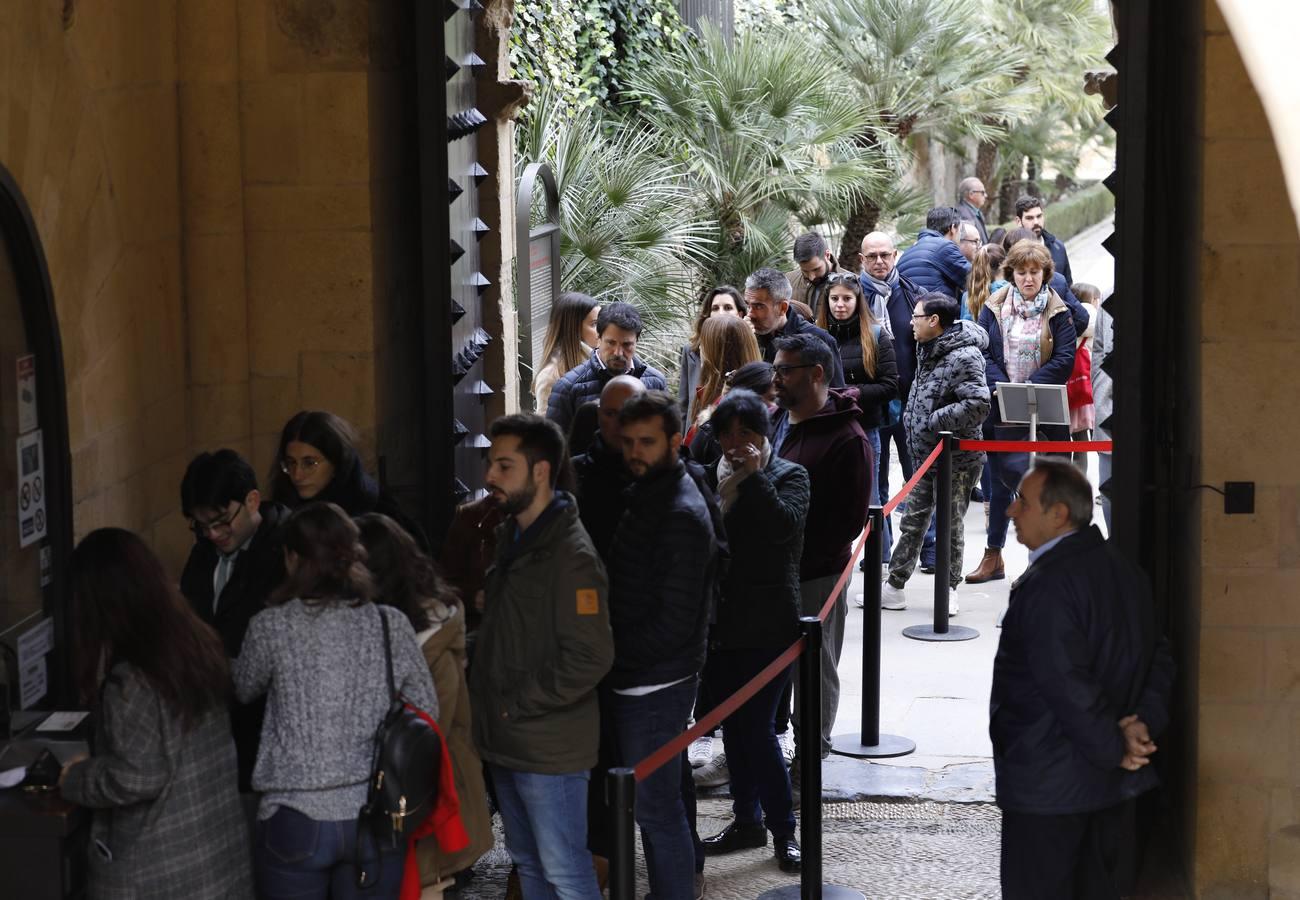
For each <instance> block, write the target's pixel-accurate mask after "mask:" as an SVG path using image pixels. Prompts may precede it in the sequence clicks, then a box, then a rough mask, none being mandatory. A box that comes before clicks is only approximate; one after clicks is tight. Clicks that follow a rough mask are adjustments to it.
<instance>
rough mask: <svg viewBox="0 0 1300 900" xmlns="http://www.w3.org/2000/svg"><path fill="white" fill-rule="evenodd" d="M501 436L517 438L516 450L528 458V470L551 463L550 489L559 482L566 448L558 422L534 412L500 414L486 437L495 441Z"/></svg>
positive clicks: (564, 464)
mask: <svg viewBox="0 0 1300 900" xmlns="http://www.w3.org/2000/svg"><path fill="white" fill-rule="evenodd" d="M502 435H510V436H511V437H517V438H519V452H520V453H522V454H523V455H524V459H526V460H528V467H529V469H531V468H532V467H533V466H535V465H537V464H538V463H539V462H545V463H550V465H551V487H552V488H554V487H555V486H556V485H557V484H560V483H561V482H560V476H561V474H563V472H564V470H565V468H566V467H567V465H568V460H569V451H568V447H567V446H566V444H565V441H564V432H562V431H560V426H559V425H556V424H555V423H554V422H552V421H551V420H550V419H547V418H545V417H543V416H539V415H537V414H536V413H515V414H513V415H509V416H502V417H501V418H499V419H497V420H496V421H495V422H493V423H492V426H491V427H490V428H489V429H488V437H490V438H492V440H494V441H495V440H496V439H497V438H499V437H501V436H502Z"/></svg>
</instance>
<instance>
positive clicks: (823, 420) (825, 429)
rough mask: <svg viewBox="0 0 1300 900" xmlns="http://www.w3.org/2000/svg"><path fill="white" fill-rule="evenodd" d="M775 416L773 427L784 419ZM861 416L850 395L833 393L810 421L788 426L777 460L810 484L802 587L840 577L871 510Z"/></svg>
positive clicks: (869, 458) (870, 464)
mask: <svg viewBox="0 0 1300 900" xmlns="http://www.w3.org/2000/svg"><path fill="white" fill-rule="evenodd" d="M788 415H789V413H788V412H787V411H786V410H781V411H780V412H778V413H777V417H776V420H775V421H776V422H780V421H781V419H782V418H784V417H786V416H788ZM861 415H862V411H861V410H860V409H859V408H858V404H857V401H856V400H855V399H854V398H853V395H852V392H850V391H839V390H835V389H832V390H831V391H830V396H829V397H828V398H827V400H826V405H825V406H823V407H822V408H821V411H820V412H818V413H817V414H816V415H815V416H813V417H812V418H810V419H805V420H804V421H802V422H799V423H798V424H794V425H791V426H790V427H789V430H788V431H786V434H785V439H784V440H783V441H782V442H781V446H780V447H778V448H776V450H777V455H779V456H780V457H781V458H782V459H785V460H788V461H790V462H792V463H798V464H799V465H801V466H803V467H804V468H805V469H807V470H808V478H809V481H810V482H811V484H812V494H811V499H810V501H809V504H808V519H807V522H806V523H805V525H804V533H803V557H802V559H801V561H800V564H799V578H800V580H801V581H811V580H812V579H814V578H824V577H826V576H828V575H839V574H840V573H841V572H842V571H844V567H845V566H847V565H848V564H849V556H850V555H851V554H852V549H853V541H855V540H856V539H857V537H858V535H859V534H861V533H862V527H863V525H865V524H866V521H867V507H868V505H869V504H870V492H871V483H872V482H871V473H872V472H874V471H875V467H876V459H875V454H874V453H872V451H871V444H870V443H869V442H868V441H867V435H866V432H864V431H863V430H862V426H861V425H860V424H859V423H858V419H859V417H860V416H861Z"/></svg>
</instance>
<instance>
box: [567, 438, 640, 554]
mask: <svg viewBox="0 0 1300 900" xmlns="http://www.w3.org/2000/svg"><path fill="white" fill-rule="evenodd" d="M573 475H574V479H575V481H576V482H577V483H576V484H575V486H574V491H573V494H574V496H575V497H577V499H578V514H579V515H580V516H581V517H582V527H583V528H585V529H587V534H588V535H590V536H591V542H592V543H593V544H595V545H596V552H597V553H599V554H600V558H601V560H602V561H606V562H607V561H608V560H609V545H610V543H611V542H612V541H613V540H614V529H616V528H617V527H618V520H619V519H620V518H622V516H623V505H624V503H626V502H627V501H626V498H625V497H624V496H623V494H624V492H625V491H626V490H627V488H628V485H630V484H631V483H632V473H631V472H629V471H628V470H627V466H625V465H623V454H622V453H621V452H620V451H619V450H617V449H613V450H611V449H610V448H608V447H606V446H605V441H604V440H603V439H602V438H601V436H600V432H596V436H595V437H594V438H592V441H591V444H590V445H589V446H588V447H587V452H585V453H580V454H578V455H577V456H575V457H573Z"/></svg>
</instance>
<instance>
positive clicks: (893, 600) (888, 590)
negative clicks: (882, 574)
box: [880, 582, 907, 609]
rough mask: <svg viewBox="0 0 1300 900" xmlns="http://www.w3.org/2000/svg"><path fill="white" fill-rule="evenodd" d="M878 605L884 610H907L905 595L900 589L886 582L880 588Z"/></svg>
mask: <svg viewBox="0 0 1300 900" xmlns="http://www.w3.org/2000/svg"><path fill="white" fill-rule="evenodd" d="M880 605H881V607H883V608H884V609H907V595H906V594H904V593H903V589H902V588H896V587H894V586H893V585H892V584H889V583H888V582H886V583H885V584H883V585H881V588H880Z"/></svg>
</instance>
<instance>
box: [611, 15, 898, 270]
mask: <svg viewBox="0 0 1300 900" xmlns="http://www.w3.org/2000/svg"><path fill="white" fill-rule="evenodd" d="M825 62H826V54H825V52H824V48H819V47H818V46H817V45H816V44H814V43H813V42H812V41H811V40H810V39H809V38H807V37H806V36H804V35H802V34H799V33H797V32H796V31H794V30H792V29H789V28H784V27H771V28H767V29H764V30H763V32H762V34H761V36H760V35H756V34H753V33H743V34H740V35H737V36H736V37H735V38H734V39H733V40H732V42H731V43H730V45H729V44H728V43H727V42H726V41H725V40H724V39H723V38H722V36H721V34H720V33H719V32H718V31H717V29H715V28H713V27H711V26H708V25H704V26H703V27H702V28H701V33H700V35H699V37H698V39H696V40H693V41H687V42H684V43H683V44H682V46H681V49H680V51H679V52H677V53H674V54H671V55H669V54H665V55H662V56H661V57H660V58H659V59H658V60H657V61H656V63H655V64H653V65H651V66H649V67H648V68H647V69H646V70H644V71H643V72H642V73H641V74H640V75H639V76H638V77H637V78H635V79H634V80H633V83H632V92H633V94H634V95H635V96H636V97H637V98H638V99H640V100H641V101H642V106H641V109H640V113H641V116H642V117H643V118H644V119H645V120H646V121H647V122H649V124H650V126H651V127H652V128H653V129H654V130H655V131H656V132H657V133H658V134H659V136H660V138H661V139H662V140H663V141H664V142H665V144H666V145H667V146H668V147H669V148H670V149H671V153H672V157H673V158H674V159H676V160H678V161H680V163H681V164H682V165H683V166H684V167H685V169H686V171H687V172H688V173H689V178H690V184H691V190H692V192H693V193H694V195H695V198H696V200H698V202H699V203H700V204H701V205H702V206H703V207H704V209H705V210H706V211H707V215H708V218H709V221H710V227H711V236H710V243H711V247H712V252H713V259H714V262H713V265H712V266H711V267H710V268H709V269H708V271H707V273H706V279H705V281H704V282H702V283H701V285H700V286H701V287H702V288H703V287H706V286H710V285H712V284H718V283H723V282H730V283H741V282H742V281H743V279H744V278H745V276H746V275H748V274H749V273H750V272H752V271H753V270H754V269H756V268H759V267H760V266H765V265H781V264H783V263H785V262H786V261H788V260H789V254H790V243H791V238H792V237H793V230H794V227H795V224H796V222H802V223H803V224H805V225H810V224H815V223H819V222H825V221H831V220H833V217H834V215H835V213H836V211H837V210H840V209H843V208H844V207H845V206H846V205H848V204H850V203H852V202H855V201H856V200H857V199H858V198H859V197H860V196H862V195H864V194H865V193H868V192H870V191H872V190H876V189H878V188H880V187H882V186H883V185H884V184H886V183H887V182H888V180H889V178H890V176H891V171H892V169H891V167H890V165H889V164H888V162H887V160H886V159H885V158H884V153H883V152H882V151H881V150H879V149H877V148H874V147H872V146H871V145H869V144H864V143H863V142H860V141H859V140H857V138H858V136H859V135H861V134H863V133H864V132H870V131H871V130H872V129H874V128H875V127H876V124H875V123H874V122H873V121H872V120H871V118H870V117H869V115H868V114H867V112H866V111H865V110H864V108H863V106H862V104H860V103H859V102H858V100H857V97H856V96H855V95H854V91H853V86H852V84H851V83H850V82H849V81H848V80H847V79H846V78H845V76H844V73H843V72H842V71H841V70H840V69H838V68H837V67H835V66H833V65H827V64H825Z"/></svg>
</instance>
